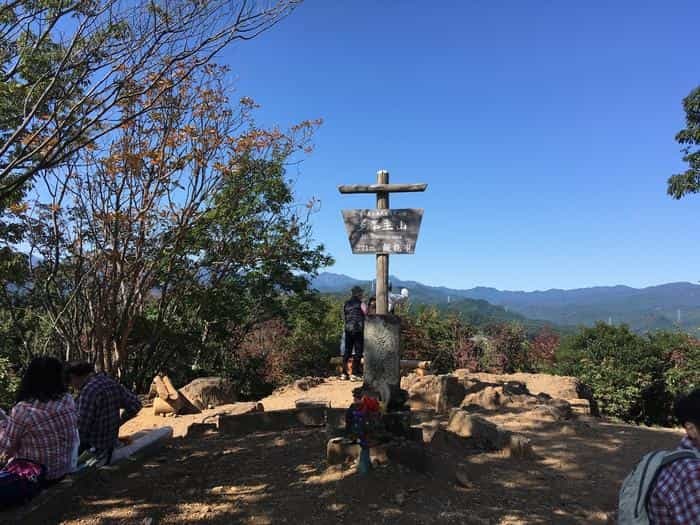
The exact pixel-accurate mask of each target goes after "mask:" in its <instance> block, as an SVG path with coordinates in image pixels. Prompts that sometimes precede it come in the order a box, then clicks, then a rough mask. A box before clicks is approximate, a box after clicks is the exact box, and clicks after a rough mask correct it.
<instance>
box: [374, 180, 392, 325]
mask: <svg viewBox="0 0 700 525" xmlns="http://www.w3.org/2000/svg"><path fill="white" fill-rule="evenodd" d="M377 184H389V172H388V171H386V170H379V171H378V172H377ZM377 209H378V210H388V209H389V193H388V192H386V191H380V192H377ZM388 313H389V254H388V253H378V254H377V314H378V315H386V314H388Z"/></svg>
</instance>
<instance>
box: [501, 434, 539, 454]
mask: <svg viewBox="0 0 700 525" xmlns="http://www.w3.org/2000/svg"><path fill="white" fill-rule="evenodd" d="M506 450H507V452H508V456H509V457H511V458H516V459H534V458H535V451H534V450H533V449H532V441H531V440H529V439H528V438H526V437H524V436H520V435H518V434H511V435H510V439H509V441H508V446H507V447H506Z"/></svg>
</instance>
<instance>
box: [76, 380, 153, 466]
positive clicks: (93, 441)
mask: <svg viewBox="0 0 700 525" xmlns="http://www.w3.org/2000/svg"><path fill="white" fill-rule="evenodd" d="M122 408H123V409H124V415H123V416H120V415H119V410H120V409H122ZM139 410H141V402H140V401H139V399H138V397H136V396H135V395H134V394H133V393H131V392H129V391H128V390H127V389H126V388H124V387H123V386H122V385H121V384H120V383H118V382H117V381H116V380H114V379H112V378H111V377H109V376H108V375H106V374H95V375H94V376H92V377H91V378H90V379H88V380H87V382H86V383H85V384H84V385H83V388H81V389H80V394H79V395H78V429H79V430H80V443H81V446H90V447H94V448H95V449H97V450H98V451H100V452H106V451H110V450H112V449H113V448H114V446H115V445H116V443H117V438H118V437H119V427H120V426H121V423H122V419H123V420H124V421H126V420H127V419H130V418H132V417H134V416H135V415H136V414H137V413H138V411H139Z"/></svg>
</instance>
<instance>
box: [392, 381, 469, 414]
mask: <svg viewBox="0 0 700 525" xmlns="http://www.w3.org/2000/svg"><path fill="white" fill-rule="evenodd" d="M401 387H402V388H404V389H406V391H407V392H408V403H409V405H410V406H411V409H412V410H429V409H436V410H437V411H438V412H447V410H449V408H451V407H456V406H459V405H460V403H461V401H462V399H463V398H464V395H465V389H464V385H462V384H461V383H460V382H459V380H458V379H457V377H455V376H453V375H451V374H444V375H438V376H436V375H429V376H419V375H416V374H409V375H408V376H406V377H404V378H403V379H402V380H401Z"/></svg>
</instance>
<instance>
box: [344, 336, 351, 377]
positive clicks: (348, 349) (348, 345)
mask: <svg viewBox="0 0 700 525" xmlns="http://www.w3.org/2000/svg"><path fill="white" fill-rule="evenodd" d="M352 344H353V341H352V334H351V333H350V332H345V350H344V352H343V377H347V376H348V361H349V360H350V356H351V355H352Z"/></svg>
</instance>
